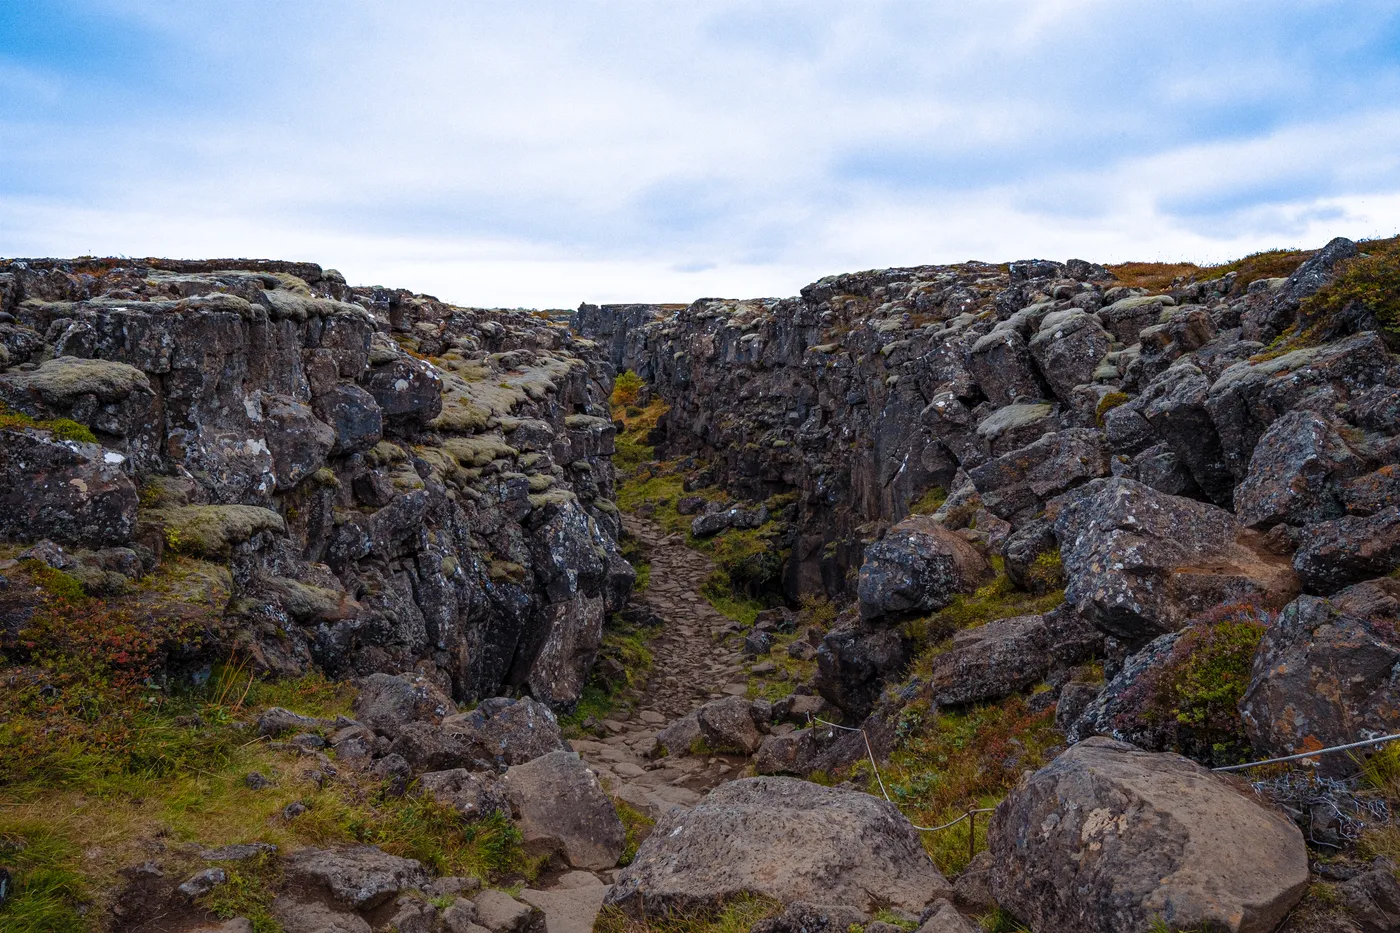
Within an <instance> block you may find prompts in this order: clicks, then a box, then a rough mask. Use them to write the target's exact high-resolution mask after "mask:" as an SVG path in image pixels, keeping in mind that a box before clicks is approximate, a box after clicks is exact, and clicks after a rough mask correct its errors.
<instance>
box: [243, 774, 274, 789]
mask: <svg viewBox="0 0 1400 933" xmlns="http://www.w3.org/2000/svg"><path fill="white" fill-rule="evenodd" d="M243 783H244V784H246V785H248V789H249V790H262V789H263V788H264V787H271V786H272V782H271V781H270V780H268V779H267V776H266V775H264V774H262V773H261V772H258V771H249V772H248V776H247V777H245V778H244V779H243Z"/></svg>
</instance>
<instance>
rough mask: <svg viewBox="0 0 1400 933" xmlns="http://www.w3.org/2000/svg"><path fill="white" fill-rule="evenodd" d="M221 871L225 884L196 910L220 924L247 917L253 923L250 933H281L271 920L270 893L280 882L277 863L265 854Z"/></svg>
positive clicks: (224, 865)
mask: <svg viewBox="0 0 1400 933" xmlns="http://www.w3.org/2000/svg"><path fill="white" fill-rule="evenodd" d="M220 867H222V868H223V869H224V871H226V872H227V873H228V881H226V882H225V883H224V884H221V885H219V886H218V887H216V888H214V890H212V891H210V892H209V893H208V894H206V895H205V896H204V897H202V898H201V899H200V901H199V906H201V907H203V908H204V909H206V910H208V911H209V912H210V913H212V914H213V915H214V916H215V917H218V918H219V919H220V920H232V919H233V918H234V917H246V918H248V920H250V921H252V924H253V933H281V930H282V927H281V925H280V924H279V923H278V922H277V921H276V920H275V919H274V918H273V916H272V901H273V892H274V891H275V890H277V886H278V884H279V883H280V882H281V880H282V873H281V870H280V869H279V867H278V864H277V859H276V858H275V857H274V856H272V855H270V854H268V853H266V852H264V853H260V854H258V855H255V856H253V857H252V858H250V859H243V860H241V861H237V862H226V863H224V864H223V865H222V866H220Z"/></svg>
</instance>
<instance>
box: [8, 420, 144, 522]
mask: <svg viewBox="0 0 1400 933" xmlns="http://www.w3.org/2000/svg"><path fill="white" fill-rule="evenodd" d="M125 460H126V457H124V456H123V455H122V454H119V453H116V452H114V451H111V450H107V449H105V448H103V447H99V446H98V445H96V444H82V443H78V442H75V441H64V440H59V439H58V438H55V437H54V436H53V435H51V434H50V433H49V432H47V431H38V430H34V429H24V430H0V537H3V538H9V539H12V540H14V539H18V540H33V539H35V538H51V539H53V540H54V541H59V542H61V543H63V544H75V545H81V546H85V547H105V546H108V545H116V544H125V543H127V542H128V541H129V540H131V536H132V533H133V532H134V531H135V529H136V509H137V504H138V497H137V492H136V486H135V484H133V483H132V482H131V479H130V477H128V476H127V475H126V473H125V472H123V470H122V463H123V462H124V461H125Z"/></svg>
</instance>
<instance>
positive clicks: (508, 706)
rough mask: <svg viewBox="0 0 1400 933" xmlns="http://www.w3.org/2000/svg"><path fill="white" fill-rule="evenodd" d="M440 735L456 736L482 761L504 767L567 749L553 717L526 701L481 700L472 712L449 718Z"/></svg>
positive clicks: (540, 707)
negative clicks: (445, 733)
mask: <svg viewBox="0 0 1400 933" xmlns="http://www.w3.org/2000/svg"><path fill="white" fill-rule="evenodd" d="M443 731H444V732H448V733H450V734H452V735H456V736H459V737H460V738H461V739H462V740H463V741H464V742H466V743H467V744H468V746H469V747H471V748H472V749H473V750H474V751H475V752H476V754H478V755H479V756H480V757H481V758H483V759H485V760H487V761H497V760H499V761H501V762H503V763H504V764H507V765H519V764H524V763H525V762H527V761H530V760H532V759H535V758H539V757H540V756H541V755H548V754H549V753H550V752H556V751H567V749H568V747H567V746H566V745H565V744H564V740H563V738H562V737H561V735H560V732H559V720H558V719H556V718H555V717H554V713H552V712H551V711H550V709H549V707H548V706H545V705H544V704H543V703H538V702H536V701H534V700H531V699H529V698H522V699H519V700H512V699H510V698H508V697H492V698H491V699H489V700H483V701H481V703H479V704H477V707H476V709H474V710H472V711H471V712H469V713H460V714H458V715H456V716H453V717H451V718H449V719H448V720H447V721H446V722H444V723H443Z"/></svg>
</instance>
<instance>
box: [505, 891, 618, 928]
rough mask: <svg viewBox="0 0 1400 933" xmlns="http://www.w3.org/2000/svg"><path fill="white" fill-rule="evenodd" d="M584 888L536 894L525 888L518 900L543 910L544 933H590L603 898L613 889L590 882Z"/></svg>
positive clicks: (538, 892) (537, 892) (536, 892)
mask: <svg viewBox="0 0 1400 933" xmlns="http://www.w3.org/2000/svg"><path fill="white" fill-rule="evenodd" d="M593 881H594V883H593V884H591V885H587V886H580V887H569V888H553V889H551V890H548V891H535V890H531V889H529V888H526V889H525V890H524V891H521V892H520V899H521V900H522V901H524V902H525V903H527V904H530V905H532V906H535V907H538V908H539V909H540V910H542V911H544V924H545V933H592V930H593V921H594V920H596V919H597V917H598V911H600V910H602V909H603V898H604V896H606V895H607V893H608V892H609V891H611V890H612V886H611V885H605V884H603V883H602V882H600V881H598V880H597V879H596V878H594V879H593Z"/></svg>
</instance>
